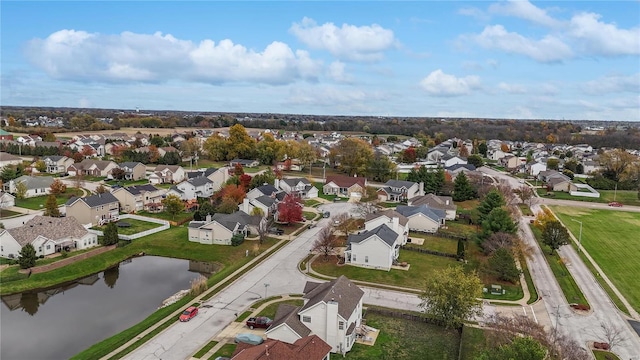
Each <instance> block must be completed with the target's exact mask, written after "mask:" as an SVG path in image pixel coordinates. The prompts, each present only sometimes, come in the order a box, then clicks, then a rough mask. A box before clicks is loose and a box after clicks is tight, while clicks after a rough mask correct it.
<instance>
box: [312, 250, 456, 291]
mask: <svg viewBox="0 0 640 360" xmlns="http://www.w3.org/2000/svg"><path fill="white" fill-rule="evenodd" d="M398 261H400V262H403V261H406V262H407V263H408V264H409V265H411V266H410V268H409V270H396V269H391V270H390V271H384V270H374V269H367V268H361V267H357V266H350V265H344V266H338V265H336V258H335V256H334V257H330V258H329V259H328V260H327V261H324V258H323V257H322V256H320V257H318V258H317V259H316V260H315V261H314V262H313V263H312V264H311V267H312V268H313V269H314V270H315V271H317V272H319V273H321V274H325V275H329V276H335V277H338V276H340V275H345V276H346V277H348V278H349V279H353V280H360V281H368V282H373V283H378V284H385V285H395V286H402V287H408V288H413V289H417V290H422V287H423V284H424V282H425V281H426V280H427V279H428V278H429V277H430V276H431V274H432V273H433V272H434V271H436V270H440V269H443V268H446V267H449V266H460V263H459V262H457V261H456V260H455V259H451V258H446V257H442V256H435V255H430V254H422V253H418V252H414V251H408V250H402V249H401V250H400V258H399V259H398Z"/></svg>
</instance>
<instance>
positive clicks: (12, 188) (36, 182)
mask: <svg viewBox="0 0 640 360" xmlns="http://www.w3.org/2000/svg"><path fill="white" fill-rule="evenodd" d="M53 181H54V178H53V177H51V176H28V175H22V176H20V177H19V178H17V179H13V180H9V182H7V183H6V184H4V185H3V190H4V191H6V192H8V193H12V194H15V193H16V192H17V190H18V187H17V185H18V184H20V183H22V184H24V185H25V187H26V189H27V192H26V193H25V195H24V196H25V197H28V198H30V197H34V196H43V195H47V194H49V193H50V192H51V184H53Z"/></svg>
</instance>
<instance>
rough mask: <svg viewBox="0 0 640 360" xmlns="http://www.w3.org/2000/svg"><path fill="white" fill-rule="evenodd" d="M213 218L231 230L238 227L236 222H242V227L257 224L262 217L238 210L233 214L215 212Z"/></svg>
mask: <svg viewBox="0 0 640 360" xmlns="http://www.w3.org/2000/svg"><path fill="white" fill-rule="evenodd" d="M211 220H215V221H216V222H218V223H220V225H222V226H224V227H226V228H227V229H229V230H231V231H233V230H234V229H235V228H236V224H240V227H243V226H246V225H256V224H257V222H259V221H260V219H257V218H254V217H253V216H251V215H249V214H247V213H245V212H243V211H236V212H234V213H232V214H221V213H218V214H214V215H213V217H212V218H211Z"/></svg>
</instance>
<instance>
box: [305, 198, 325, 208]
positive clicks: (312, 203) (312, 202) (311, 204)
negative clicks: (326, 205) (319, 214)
mask: <svg viewBox="0 0 640 360" xmlns="http://www.w3.org/2000/svg"><path fill="white" fill-rule="evenodd" d="M320 204H322V203H321V202H320V201H318V200H313V199H311V200H305V201H304V206H308V207H314V206H316V205H320Z"/></svg>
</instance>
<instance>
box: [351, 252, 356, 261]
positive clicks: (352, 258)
mask: <svg viewBox="0 0 640 360" xmlns="http://www.w3.org/2000/svg"><path fill="white" fill-rule="evenodd" d="M351 261H353V262H355V261H356V254H352V255H351Z"/></svg>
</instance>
